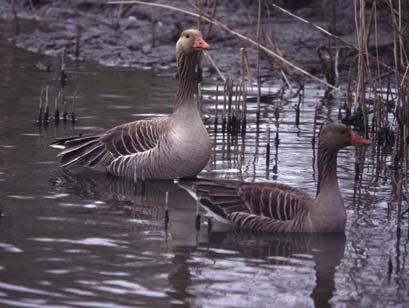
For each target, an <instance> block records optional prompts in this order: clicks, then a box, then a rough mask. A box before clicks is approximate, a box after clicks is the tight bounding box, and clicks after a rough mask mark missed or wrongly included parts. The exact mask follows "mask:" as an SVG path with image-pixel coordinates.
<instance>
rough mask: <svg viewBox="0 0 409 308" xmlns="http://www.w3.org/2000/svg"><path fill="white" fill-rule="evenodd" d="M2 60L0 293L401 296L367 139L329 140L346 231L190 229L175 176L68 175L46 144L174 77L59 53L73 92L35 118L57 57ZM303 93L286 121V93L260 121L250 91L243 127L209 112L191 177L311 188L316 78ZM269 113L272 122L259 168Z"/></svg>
mask: <svg viewBox="0 0 409 308" xmlns="http://www.w3.org/2000/svg"><path fill="white" fill-rule="evenodd" d="M42 64H51V65H52V67H53V71H52V72H45V71H43V70H41V69H39V68H41V67H43V66H44V65H42ZM0 66H1V72H2V74H1V75H0V87H1V92H2V95H1V97H0V132H1V135H0V136H1V138H0V197H1V199H0V200H1V201H0V210H1V211H2V212H3V213H4V217H2V218H0V230H1V232H0V306H2V307H8V306H13V307H47V306H49V307H51V306H53V307H57V306H58V307H135V306H148V307H154V306H155V307H168V306H204V307H208V306H216V307H239V306H242V307H279V306H286V307H301V306H314V304H315V305H316V306H320V307H325V306H329V305H333V306H338V307H347V306H348V307H350V306H371V307H373V306H379V307H390V306H398V307H399V306H401V307H407V306H408V303H409V293H408V289H407V286H406V285H407V284H408V283H409V274H408V271H407V269H406V262H407V260H408V257H407V255H408V236H407V228H408V224H407V216H405V218H404V220H403V233H402V236H401V238H397V237H396V227H395V220H396V213H395V211H394V210H392V211H391V212H390V214H388V213H389V212H388V204H390V205H391V206H392V207H393V206H394V204H395V203H394V201H393V196H391V184H390V179H389V173H388V170H389V166H390V157H389V155H388V153H383V156H381V158H380V159H378V160H377V157H378V156H376V153H375V151H374V150H373V149H372V148H369V149H368V150H367V151H366V152H365V151H355V150H354V149H352V148H350V149H349V148H348V149H346V150H343V151H341V153H340V155H339V167H338V171H339V176H340V184H341V190H342V192H343V195H344V199H345V204H346V207H347V215H348V224H347V227H346V232H345V237H344V236H282V235H281V236H278V235H260V234H251V233H243V232H238V231H234V230H231V229H229V228H226V227H223V226H219V225H215V224H213V225H212V228H211V230H210V229H209V226H208V222H207V219H205V218H202V220H201V225H200V230H199V231H198V230H196V211H197V207H196V203H195V201H194V200H193V199H192V198H191V197H190V196H189V195H188V194H187V193H186V192H185V191H183V190H182V189H180V188H179V187H178V186H177V185H176V184H174V183H173V182H170V181H169V182H168V181H156V182H147V183H146V184H145V186H144V187H143V186H142V185H140V184H139V185H137V186H136V187H135V185H133V183H131V182H129V181H126V180H121V179H115V178H112V177H107V176H101V175H100V176H95V175H89V176H83V177H81V178H79V177H76V176H73V175H71V174H66V173H64V172H62V170H61V169H60V168H59V162H58V158H56V154H57V153H58V151H57V150H55V149H52V148H49V147H48V144H49V142H51V141H53V140H54V139H55V138H56V137H62V136H69V135H71V133H72V132H73V131H75V132H76V133H83V132H88V131H101V130H105V129H107V128H110V127H112V126H114V125H117V124H120V123H124V122H128V121H131V120H135V119H139V118H143V117H145V116H150V115H161V114H167V113H169V112H170V111H171V109H172V98H173V95H174V92H175V87H176V82H175V81H174V79H173V78H171V77H170V76H169V75H168V74H163V72H150V71H135V70H129V69H117V68H105V67H99V66H97V65H94V64H91V63H79V64H78V65H77V67H76V66H75V64H74V63H68V65H67V66H68V68H67V70H68V71H69V72H68V80H67V86H66V87H65V89H64V95H65V96H66V98H67V100H68V102H72V100H73V96H76V98H75V101H76V102H75V111H76V113H77V117H78V122H77V123H76V124H75V126H74V127H72V125H71V124H70V123H67V124H66V125H64V124H63V123H60V125H59V126H58V127H56V126H55V125H54V124H53V123H50V125H49V126H48V128H46V127H42V129H39V127H38V125H37V124H36V123H35V119H36V118H37V108H38V107H37V106H38V96H39V94H40V89H41V87H45V86H46V85H49V89H50V99H51V102H54V97H55V94H56V93H57V91H58V89H59V83H58V76H59V73H58V66H59V64H58V60H57V59H54V58H47V57H45V56H40V55H36V54H32V53H29V52H25V51H22V50H19V49H16V48H13V47H12V46H10V45H8V44H4V43H2V44H1V45H0ZM74 72H77V73H74ZM207 87H208V88H209V86H207ZM56 89H57V90H56ZM275 90H277V89H271V91H275ZM213 94H214V93H213ZM306 94H307V95H306V98H305V101H304V102H303V103H302V104H301V114H300V125H299V126H298V127H297V126H296V125H295V120H294V119H295V116H294V108H293V107H294V105H295V104H296V103H297V98H294V99H290V100H289V101H287V102H283V101H282V102H276V103H275V104H274V105H273V104H270V105H264V104H263V105H262V106H261V113H262V114H261V119H262V120H261V123H260V125H259V126H257V125H256V124H255V121H254V119H255V113H254V110H255V104H254V103H252V104H250V105H249V109H250V110H251V112H250V115H249V119H248V129H247V134H246V135H245V138H244V139H243V138H242V137H241V136H239V137H237V138H231V137H229V136H228V135H227V134H222V132H221V129H220V126H219V128H218V132H217V134H215V131H214V125H213V117H210V118H208V119H207V120H206V122H207V125H208V128H209V133H210V134H211V136H212V139H213V140H215V144H214V151H213V154H212V158H211V161H210V163H209V165H208V166H207V168H206V169H205V170H204V171H203V172H202V173H201V174H200V176H201V177H211V178H231V179H242V180H245V181H277V182H280V183H286V184H291V185H294V186H296V187H300V188H303V189H305V190H306V191H308V192H309V193H311V194H314V192H315V186H316V182H315V180H314V169H313V155H314V151H313V148H312V144H311V140H312V137H313V120H314V115H315V112H316V108H315V106H316V104H317V103H319V97H321V96H322V95H323V91H321V90H318V89H317V88H316V86H315V85H306ZM208 95H212V92H211V91H206V90H205V91H204V97H205V99H206V98H207V97H208ZM277 104H278V105H277ZM339 104H340V102H339V101H336V100H335V101H332V102H326V103H325V104H320V107H319V108H318V109H317V117H318V119H319V122H320V123H321V122H323V121H326V120H327V119H330V118H331V119H337V114H338V106H339ZM69 106H70V104H69ZM276 106H278V107H279V109H278V110H279V114H280V117H279V123H278V131H279V139H280V143H279V145H278V147H277V148H276V147H275V144H274V138H275V132H276V131H277V126H276V125H277V123H276V121H275V111H276ZM51 110H53V109H51ZM203 111H204V115H205V116H206V115H213V114H214V106H213V105H211V104H209V103H206V102H205V103H204V108H203ZM267 123H270V124H271V129H272V134H271V140H272V144H271V157H270V160H271V162H270V166H269V169H268V170H266V165H265V151H266V147H265V145H266V125H267ZM317 130H318V127H317ZM378 158H379V157H378ZM356 161H359V162H360V163H359V164H362V166H363V176H362V181H361V183H360V186H358V185H355V184H356V179H355V162H356ZM166 192H168V194H169V202H168V207H169V215H170V222H169V226H168V229H167V230H166V229H165V227H164V216H165V199H166V198H165V196H166Z"/></svg>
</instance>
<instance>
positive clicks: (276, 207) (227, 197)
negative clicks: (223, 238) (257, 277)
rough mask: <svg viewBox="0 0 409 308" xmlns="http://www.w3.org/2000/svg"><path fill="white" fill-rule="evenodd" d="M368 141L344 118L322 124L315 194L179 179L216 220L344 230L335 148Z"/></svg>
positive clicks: (272, 228)
mask: <svg viewBox="0 0 409 308" xmlns="http://www.w3.org/2000/svg"><path fill="white" fill-rule="evenodd" d="M369 144H370V141H369V140H367V139H365V138H363V137H361V136H359V135H357V134H356V133H354V132H352V130H351V129H350V128H348V127H347V126H345V125H344V124H338V123H333V124H328V125H326V126H324V127H323V128H322V130H321V133H320V135H319V141H318V158H317V164H318V190H317V196H316V198H315V199H314V198H312V197H310V196H309V195H308V194H307V193H305V192H304V191H302V190H299V189H296V188H293V187H291V186H287V185H282V184H275V183H245V182H239V181H229V180H217V181H195V182H193V186H192V187H188V186H186V185H184V184H183V182H181V186H182V187H184V188H185V189H187V190H188V191H189V192H190V193H191V194H192V195H193V196H194V197H195V198H196V199H198V200H199V202H200V203H201V204H202V206H203V207H204V208H206V209H207V210H208V212H209V213H210V214H211V215H212V216H213V217H214V218H215V219H216V220H218V221H220V222H223V223H228V224H233V225H235V226H238V227H239V228H242V229H248V230H253V231H266V232H287V233H335V232H343V231H344V229H345V223H346V210H345V206H344V201H343V199H342V196H341V192H340V190H339V186H338V177H337V153H338V150H340V149H341V148H343V147H346V146H349V145H369Z"/></svg>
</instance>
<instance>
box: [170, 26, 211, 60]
mask: <svg viewBox="0 0 409 308" xmlns="http://www.w3.org/2000/svg"><path fill="white" fill-rule="evenodd" d="M209 48H210V45H209V44H208V43H206V41H205V40H204V39H203V36H202V32H200V31H199V30H197V29H187V30H185V31H183V32H182V34H181V35H180V38H179V40H178V41H177V43H176V55H177V58H178V59H179V58H180V56H189V55H196V54H198V53H200V51H202V50H207V49H209Z"/></svg>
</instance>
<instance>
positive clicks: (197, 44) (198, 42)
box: [193, 37, 210, 50]
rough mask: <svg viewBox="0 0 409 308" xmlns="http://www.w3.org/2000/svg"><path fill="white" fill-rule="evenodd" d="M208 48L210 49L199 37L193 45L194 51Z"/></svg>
mask: <svg viewBox="0 0 409 308" xmlns="http://www.w3.org/2000/svg"><path fill="white" fill-rule="evenodd" d="M209 48H210V45H209V44H207V43H206V41H205V40H204V39H203V38H201V37H198V38H197V39H196V40H195V42H194V43H193V49H194V50H207V49H209Z"/></svg>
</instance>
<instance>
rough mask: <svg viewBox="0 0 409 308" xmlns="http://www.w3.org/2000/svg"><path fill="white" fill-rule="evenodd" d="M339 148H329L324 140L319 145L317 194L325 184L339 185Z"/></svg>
mask: <svg viewBox="0 0 409 308" xmlns="http://www.w3.org/2000/svg"><path fill="white" fill-rule="evenodd" d="M337 154H338V150H336V149H330V148H328V147H327V146H326V145H325V144H324V142H322V143H319V145H318V156H317V165H318V187H317V196H318V194H319V193H320V191H321V190H322V189H323V188H324V187H325V186H328V185H329V186H330V185H338V184H337V183H338V177H337Z"/></svg>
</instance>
